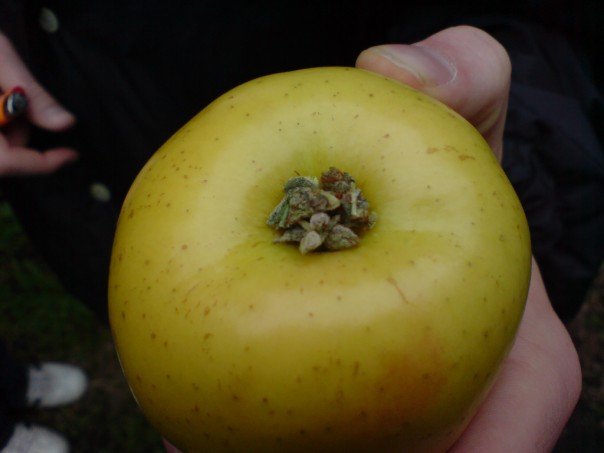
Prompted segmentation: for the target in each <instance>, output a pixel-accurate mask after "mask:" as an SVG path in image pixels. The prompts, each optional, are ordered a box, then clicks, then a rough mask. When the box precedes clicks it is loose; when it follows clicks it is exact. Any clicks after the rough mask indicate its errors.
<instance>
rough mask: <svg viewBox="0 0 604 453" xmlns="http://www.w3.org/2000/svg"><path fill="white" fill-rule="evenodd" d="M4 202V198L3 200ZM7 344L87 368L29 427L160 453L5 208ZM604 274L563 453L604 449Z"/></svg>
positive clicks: (100, 447) (82, 447)
mask: <svg viewBox="0 0 604 453" xmlns="http://www.w3.org/2000/svg"><path fill="white" fill-rule="evenodd" d="M0 200H1V195H0ZM0 301H1V303H0V337H1V338H4V339H5V341H6V342H7V346H8V348H9V349H10V350H11V351H12V352H13V353H14V356H15V357H18V358H20V359H22V360H23V361H25V362H30V361H35V360H39V361H44V360H52V361H65V362H70V363H74V364H77V365H79V366H81V367H82V368H84V370H86V372H87V373H88V376H89V377H90V379H91V381H90V388H89V390H88V392H87V393H86V394H85V396H84V397H83V398H82V399H81V400H80V401H78V402H77V403H75V404H73V405H71V406H67V407H65V408H60V409H54V410H48V409H46V410H43V411H36V410H32V411H29V412H27V413H25V414H23V415H24V418H25V419H26V420H29V421H32V422H37V423H40V424H42V425H44V426H48V427H52V428H55V429H56V430H58V431H59V432H61V433H63V434H64V435H66V436H67V437H68V438H69V440H70V441H71V443H72V447H73V451H74V452H90V451H95V452H117V451H120V452H133V453H135V452H161V451H163V448H162V445H161V441H160V438H159V436H158V435H157V433H156V432H155V431H154V430H153V428H152V427H150V426H149V425H148V424H147V422H146V421H145V419H144V418H143V416H142V414H141V412H140V411H139V410H138V407H137V406H136V403H135V402H134V399H133V398H132V396H131V394H130V392H129V389H128V386H127V384H126V381H125V379H124V377H123V375H122V372H121V369H120V367H119V364H118V362H117V358H116V355H115V352H114V348H113V344H112V341H111V334H110V332H109V329H108V328H107V327H106V326H105V325H104V324H101V323H100V322H99V321H98V320H97V318H96V317H95V316H94V315H93V314H92V313H91V312H89V311H88V310H87V309H86V308H84V306H83V305H82V304H81V303H80V302H79V301H77V300H75V299H74V298H73V297H71V296H70V295H69V294H67V293H66V292H65V291H64V290H63V288H62V287H61V285H60V284H59V283H58V281H57V279H56V278H55V276H54V275H53V273H52V272H51V271H50V270H49V269H48V268H47V266H46V265H45V264H44V261H43V260H42V259H40V257H39V256H38V255H37V254H36V252H35V250H34V248H33V247H32V245H31V244H30V242H29V241H28V239H27V237H26V236H25V235H24V234H23V231H22V230H21V228H20V226H19V223H18V222H17V220H16V219H15V218H14V216H13V214H12V211H11V209H10V207H9V205H8V204H7V203H6V202H3V201H0ZM603 302H604V267H603V268H602V269H601V271H600V275H599V277H598V278H597V279H596V281H595V282H594V284H593V286H592V290H591V291H590V292H589V295H588V297H587V300H586V301H585V303H584V305H583V308H582V311H581V312H580V314H579V315H578V317H577V318H576V319H575V320H574V321H573V322H572V324H571V325H570V329H571V333H572V336H573V339H574V341H575V344H576V346H577V348H578V350H579V355H580V358H581V364H582V367H583V394H582V398H581V401H580V402H579V404H578V406H577V408H576V410H575V413H574V415H573V417H572V419H571V420H570V423H569V424H568V426H567V428H566V430H565V432H564V434H563V436H562V438H561V439H560V441H559V445H558V447H557V450H556V451H557V452H560V453H567V452H569V453H570V452H584V453H590V452H594V453H596V452H600V451H602V450H601V448H602V446H604V369H603V368H604V304H603Z"/></svg>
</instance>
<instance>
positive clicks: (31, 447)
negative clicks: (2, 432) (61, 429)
mask: <svg viewBox="0 0 604 453" xmlns="http://www.w3.org/2000/svg"><path fill="white" fill-rule="evenodd" d="M68 451H69V444H68V443H67V441H66V440H65V439H64V438H63V436H61V435H60V434H58V433H56V432H54V431H52V430H50V429H47V428H43V427H42V426H36V425H32V426H25V425H22V424H18V425H17V426H15V431H14V432H13V435H12V437H11V438H10V439H9V440H8V444H6V447H4V448H3V449H2V451H1V452H0V453H67V452H68Z"/></svg>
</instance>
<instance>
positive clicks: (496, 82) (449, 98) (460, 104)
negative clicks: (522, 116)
mask: <svg viewBox="0 0 604 453" xmlns="http://www.w3.org/2000/svg"><path fill="white" fill-rule="evenodd" d="M357 66H358V67H360V68H363V69H367V70H370V71H373V72H378V73H380V74H383V75H385V76H387V77H390V78H393V79H395V80H399V81H401V82H403V83H406V84H408V85H411V86H412V87H414V88H416V89H418V90H420V91H423V92H424V93H426V94H429V95H431V96H432V97H434V98H436V99H438V100H440V101H441V102H443V103H445V104H447V105H448V106H449V107H451V108H452V109H453V110H455V111H457V112H458V113H459V114H461V115H462V116H464V117H465V118H466V119H467V120H468V121H470V123H472V124H473V125H474V127H476V128H477V129H478V130H479V131H480V132H481V133H482V134H483V136H484V137H485V139H486V140H487V141H488V142H489V144H490V145H491V148H492V149H493V152H494V153H495V155H496V156H497V157H498V158H499V159H501V153H502V137H503V127H504V124H505V114H506V110H507V101H508V93H509V86H510V74H511V64H510V59H509V57H508V55H507V52H506V51H505V49H504V48H503V46H501V44H499V43H498V42H497V41H496V40H495V39H493V38H492V37H491V36H490V35H488V34H487V33H485V32H483V31H481V30H479V29H477V28H473V27H468V26H460V27H453V28H449V29H446V30H443V31H441V32H439V33H436V34H434V35H432V36H430V37H429V38H427V39H425V40H423V41H420V42H418V43H415V44H411V45H403V44H389V45H381V46H376V47H371V48H369V49H367V50H365V51H363V52H362V53H361V54H360V55H359V57H358V59H357Z"/></svg>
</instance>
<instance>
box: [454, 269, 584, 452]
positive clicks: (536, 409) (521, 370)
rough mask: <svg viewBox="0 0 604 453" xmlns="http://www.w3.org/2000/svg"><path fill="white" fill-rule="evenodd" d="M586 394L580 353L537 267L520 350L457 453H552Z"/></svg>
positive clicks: (519, 339)
mask: <svg viewBox="0 0 604 453" xmlns="http://www.w3.org/2000/svg"><path fill="white" fill-rule="evenodd" d="M580 391H581V369H580V365H579V360H578V357H577V353H576V350H575V348H574V346H573V344H572V341H571V339H570V337H569V335H568V333H567V331H566V329H565V328H564V326H563V325H562V323H561V322H560V320H559V319H558V317H557V316H556V314H555V313H554V311H553V309H552V307H551V304H550V303H549V299H548V297H547V294H546V292H545V287H544V286H543V280H542V279H541V275H540V274H539V270H538V269H537V267H536V265H535V264H534V265H533V279H532V280H531V288H530V290H529V297H528V302H527V308H526V313H525V316H524V319H523V321H522V324H521V325H520V329H519V331H518V335H517V338H516V342H515V344H514V347H513V348H512V351H511V352H510V355H509V356H508V358H507V359H506V361H505V363H504V366H503V369H502V371H501V373H500V375H499V377H498V378H497V381H496V382H495V384H494V387H493V389H492V390H491V392H490V393H489V396H488V399H487V400H486V401H485V403H484V404H483V406H482V407H481V408H480V410H479V412H478V413H477V415H476V416H475V417H474V420H472V423H471V424H470V426H469V427H468V429H467V430H466V432H465V433H464V434H463V436H462V437H461V439H460V440H459V441H458V443H457V444H456V446H455V448H454V449H453V450H452V452H456V453H465V452H474V451H489V452H494V453H497V452H509V451H513V452H518V453H523V452H527V453H540V452H549V451H551V450H552V449H553V447H554V445H555V443H556V441H557V439H558V437H559V435H560V432H561V431H562V428H563V427H564V425H565V424H566V422H567V421H568V419H569V418H570V415H571V413H572V411H573V409H574V407H575V405H576V403H577V401H578V398H579V394H580Z"/></svg>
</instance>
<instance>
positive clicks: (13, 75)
mask: <svg viewBox="0 0 604 453" xmlns="http://www.w3.org/2000/svg"><path fill="white" fill-rule="evenodd" d="M15 86H20V87H22V88H24V89H25V93H26V94H27V97H28V100H29V106H28V117H29V120H30V121H31V122H32V123H33V124H35V125H37V126H39V127H42V128H44V129H48V130H51V131H60V130H64V129H66V128H68V127H70V126H72V125H73V123H74V122H75V117H74V116H73V115H72V114H71V113H70V112H68V111H67V110H66V109H65V108H64V107H62V106H61V105H60V104H59V103H58V102H57V101H56V100H55V99H54V98H53V97H52V96H51V95H50V94H48V93H47V92H46V90H44V88H42V87H41V86H40V84H39V83H38V82H37V81H36V80H35V79H34V77H33V76H32V75H31V73H30V72H29V70H28V69H27V67H26V66H25V64H24V63H23V61H22V60H21V58H20V57H19V55H18V54H17V52H16V51H15V49H14V48H13V46H12V44H11V43H10V41H9V40H8V38H6V36H4V35H3V34H2V33H0V91H7V90H9V89H11V88H13V87H15Z"/></svg>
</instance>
